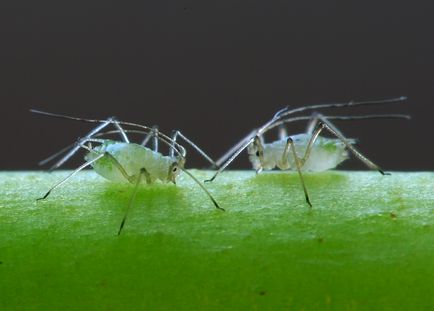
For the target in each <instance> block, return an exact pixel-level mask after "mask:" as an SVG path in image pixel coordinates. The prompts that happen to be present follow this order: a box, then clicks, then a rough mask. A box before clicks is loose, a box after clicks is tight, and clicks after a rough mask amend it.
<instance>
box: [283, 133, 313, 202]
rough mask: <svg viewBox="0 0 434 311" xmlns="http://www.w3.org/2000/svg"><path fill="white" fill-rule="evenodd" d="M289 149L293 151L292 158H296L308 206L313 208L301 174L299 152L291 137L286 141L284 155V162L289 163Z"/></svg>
mask: <svg viewBox="0 0 434 311" xmlns="http://www.w3.org/2000/svg"><path fill="white" fill-rule="evenodd" d="M289 149H291V151H292V156H293V158H294V162H295V167H296V168H297V172H298V176H299V177H300V182H301V185H302V187H303V191H304V196H305V198H306V202H307V204H309V206H310V207H312V204H311V203H310V199H309V194H308V192H307V189H306V185H305V183H304V178H303V174H302V173H301V167H302V164H301V163H300V159H299V158H298V155H297V152H296V151H295V145H294V141H293V140H292V138H291V137H288V138H287V140H286V145H285V149H284V151H283V155H282V161H284V160H285V161H288V152H289Z"/></svg>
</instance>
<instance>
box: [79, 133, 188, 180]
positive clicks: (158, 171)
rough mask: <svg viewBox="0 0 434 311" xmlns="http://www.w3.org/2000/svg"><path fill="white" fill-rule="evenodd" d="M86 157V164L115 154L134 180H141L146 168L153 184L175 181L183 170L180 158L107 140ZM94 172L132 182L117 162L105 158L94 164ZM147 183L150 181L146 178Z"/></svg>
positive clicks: (111, 178)
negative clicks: (157, 181) (118, 166)
mask: <svg viewBox="0 0 434 311" xmlns="http://www.w3.org/2000/svg"><path fill="white" fill-rule="evenodd" d="M92 150H93V151H92V152H89V153H88V154H87V155H86V156H85V160H86V161H90V160H92V159H94V158H96V157H97V156H98V155H100V154H102V153H105V152H107V153H109V154H111V155H112V156H113V157H114V158H115V159H116V160H117V161H118V162H119V164H120V165H121V166H122V167H123V168H124V169H125V171H126V173H127V174H128V175H129V176H131V177H137V176H138V175H139V174H140V171H141V169H142V168H145V169H146V171H147V172H148V173H149V177H150V180H151V182H154V181H156V180H160V181H161V182H175V180H176V177H177V176H178V174H179V172H180V171H181V169H180V168H183V165H184V163H183V160H180V159H179V158H177V157H175V156H174V157H171V156H163V155H162V154H161V153H159V152H155V151H153V150H151V149H149V148H147V147H144V146H142V145H138V144H135V143H124V142H117V141H112V140H106V141H105V142H104V144H102V145H100V146H97V147H95V148H93V149H92ZM92 167H93V169H94V170H95V171H96V172H97V173H98V174H99V175H101V176H102V177H104V178H107V179H109V180H112V181H117V182H128V180H126V179H125V177H124V175H123V174H122V173H121V172H120V171H119V169H118V168H117V167H116V165H115V164H114V163H113V161H112V160H111V159H109V158H107V157H102V158H101V159H99V160H97V161H96V162H94V163H93V164H92ZM142 183H146V179H145V178H143V179H142Z"/></svg>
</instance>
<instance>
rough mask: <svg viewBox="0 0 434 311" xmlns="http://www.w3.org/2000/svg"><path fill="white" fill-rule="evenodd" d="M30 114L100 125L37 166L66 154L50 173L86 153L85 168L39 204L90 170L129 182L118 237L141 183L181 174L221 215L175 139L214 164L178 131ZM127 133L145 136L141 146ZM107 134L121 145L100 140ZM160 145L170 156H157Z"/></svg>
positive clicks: (132, 124) (108, 121)
mask: <svg viewBox="0 0 434 311" xmlns="http://www.w3.org/2000/svg"><path fill="white" fill-rule="evenodd" d="M31 112H33V113H37V114H42V115H46V116H51V117H57V118H64V119H69V120H77V121H84V122H91V123H98V124H99V125H98V126H97V127H96V128H94V129H93V130H92V131H90V132H89V133H88V134H87V135H86V136H85V137H83V138H80V139H78V140H77V142H76V143H74V144H72V145H70V146H67V147H65V148H64V149H62V150H60V151H59V152H57V153H56V154H54V155H52V156H50V157H49V158H47V159H45V160H44V161H41V162H40V165H43V164H46V163H48V162H49V161H52V160H54V159H55V158H57V157H59V156H61V155H62V154H64V153H65V152H67V151H68V152H67V153H66V155H64V156H63V157H62V158H61V159H60V160H59V161H57V162H56V163H55V164H54V165H53V166H52V167H51V169H56V168H58V167H60V166H61V165H63V164H64V163H65V162H66V161H67V160H68V159H69V158H71V157H72V156H73V155H74V154H75V153H76V152H77V151H79V150H80V149H85V150H86V151H87V152H88V153H87V154H86V156H85V160H86V162H85V163H84V164H82V165H81V166H80V167H78V168H77V169H76V170H74V171H73V172H72V173H70V174H69V175H68V176H67V177H65V178H64V179H63V180H61V181H59V182H58V183H57V184H55V185H54V186H53V187H52V188H51V189H50V190H48V192H47V193H46V194H45V195H44V196H43V197H42V198H39V199H38V200H42V199H45V198H47V197H48V195H49V194H50V193H51V191H53V190H54V189H55V188H57V187H59V186H61V185H62V184H64V183H65V182H66V181H68V179H70V178H71V177H72V176H74V175H75V174H77V173H78V172H79V171H81V170H83V169H84V168H86V167H88V166H92V167H93V169H94V170H95V171H96V172H97V173H98V174H99V175H101V176H103V177H105V178H106V179H109V180H112V181H118V182H129V183H131V184H134V185H135V187H134V190H133V194H132V196H131V199H130V202H129V205H128V206H127V209H126V212H125V215H124V218H123V219H122V222H121V225H120V228H119V231H118V234H120V233H121V231H122V228H123V227H124V224H125V221H126V218H127V215H128V211H129V209H130V207H131V205H132V202H133V200H134V198H135V196H136V192H137V188H138V186H139V185H140V184H142V183H145V184H152V183H153V182H155V181H156V180H159V181H161V182H163V183H167V182H172V183H174V184H176V178H177V176H178V175H179V173H180V172H181V171H182V172H184V173H185V174H187V175H188V176H190V177H191V178H192V179H193V180H194V181H195V182H196V183H197V184H198V185H199V186H200V187H201V188H202V189H203V190H204V191H205V193H206V194H207V195H208V197H209V198H210V199H211V201H212V202H213V204H214V206H215V207H216V208H217V209H220V210H223V211H224V209H223V208H221V207H220V206H219V205H218V203H217V201H216V200H215V199H214V198H213V197H212V195H211V194H210V193H209V192H208V190H207V189H206V188H205V187H204V185H202V183H200V182H199V181H198V180H197V178H196V177H194V176H193V175H192V174H191V173H190V172H189V171H187V170H186V169H185V168H184V164H185V161H186V155H187V152H186V150H185V148H184V147H183V146H182V145H180V144H179V143H178V142H177V138H178V137H180V138H182V139H183V140H184V141H185V142H187V143H188V144H190V145H191V146H192V147H193V148H194V149H195V150H196V151H198V152H199V153H200V154H201V155H202V156H203V157H204V158H205V159H207V160H208V161H209V162H210V163H211V164H212V165H214V166H215V162H214V161H213V160H212V159H211V158H210V157H209V156H208V155H207V154H206V153H205V152H204V151H203V150H202V149H200V148H199V147H198V146H197V145H196V144H194V143H193V142H192V141H191V140H189V139H188V138H187V137H186V136H184V135H183V134H182V133H181V132H180V131H178V130H176V131H174V132H173V134H172V137H169V136H167V135H165V134H163V133H162V132H160V131H159V130H158V128H157V127H156V126H154V127H152V128H150V127H147V126H145V125H139V124H134V123H130V122H123V121H117V120H116V119H115V118H108V119H107V120H92V119H83V118H76V117H70V116H65V115H59V114H53V113H48V112H42V111H38V110H31ZM109 125H112V126H114V127H115V130H111V131H106V132H102V130H103V129H105V128H106V127H107V126H109ZM123 126H128V127H131V128H132V129H124V128H123ZM127 133H135V134H143V135H145V136H144V139H143V140H142V141H141V143H140V144H137V143H132V142H130V140H129V138H128V136H127ZM109 134H120V136H121V138H122V141H116V140H111V139H104V138H101V137H104V136H106V135H109ZM151 140H152V141H153V149H150V148H148V147H146V146H147V144H148V143H149V142H150V141H151ZM159 142H162V143H164V144H166V145H167V146H168V147H169V150H170V151H169V155H167V156H164V155H162V154H161V153H160V152H158V143H159ZM92 144H94V145H95V144H96V146H93V145H92Z"/></svg>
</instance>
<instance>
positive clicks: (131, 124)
mask: <svg viewBox="0 0 434 311" xmlns="http://www.w3.org/2000/svg"><path fill="white" fill-rule="evenodd" d="M30 112H33V113H36V114H40V115H45V116H50V117H55V118H61V119H67V120H75V121H81V122H88V123H104V122H107V121H108V120H101V119H85V118H77V117H71V116H67V115H62V114H57V113H51V112H45V111H40V110H36V109H30ZM115 122H117V123H118V124H121V125H128V126H133V127H137V128H141V129H144V130H147V131H151V130H152V128H150V127H148V126H146V125H141V124H136V123H131V122H125V121H114V120H111V121H110V123H115ZM158 137H159V138H161V137H164V138H165V139H166V140H168V141H172V139H171V138H170V137H169V136H167V135H165V134H163V133H161V132H159V133H158ZM174 144H175V145H176V146H177V147H178V148H179V149H180V150H184V147H182V146H181V145H180V144H178V143H176V142H175V143H174ZM180 150H178V149H176V152H177V153H178V154H181V151H180ZM181 155H182V154H181Z"/></svg>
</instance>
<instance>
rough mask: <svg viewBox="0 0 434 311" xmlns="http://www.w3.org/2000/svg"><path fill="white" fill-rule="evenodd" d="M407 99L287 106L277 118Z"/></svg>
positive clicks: (405, 98)
mask: <svg viewBox="0 0 434 311" xmlns="http://www.w3.org/2000/svg"><path fill="white" fill-rule="evenodd" d="M405 100H407V97H406V96H400V97H396V98H387V99H380V100H368V101H353V100H352V101H349V102H345V103H330V104H319V105H310V106H303V107H298V108H294V109H291V110H289V109H288V107H286V108H284V109H286V111H283V112H282V113H280V114H279V118H283V117H285V116H288V115H291V114H294V113H298V112H303V111H308V110H319V109H325V108H343V107H355V106H369V105H382V104H393V103H398V102H402V101H405Z"/></svg>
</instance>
